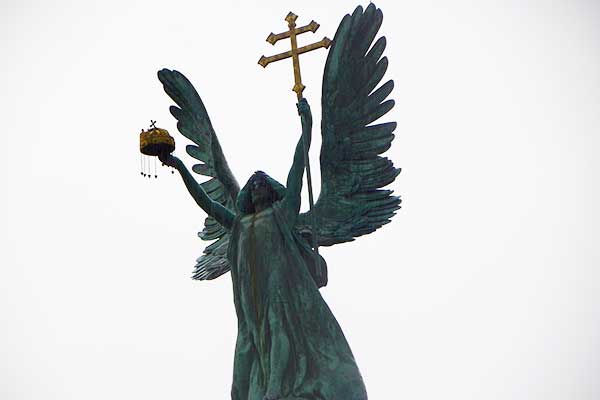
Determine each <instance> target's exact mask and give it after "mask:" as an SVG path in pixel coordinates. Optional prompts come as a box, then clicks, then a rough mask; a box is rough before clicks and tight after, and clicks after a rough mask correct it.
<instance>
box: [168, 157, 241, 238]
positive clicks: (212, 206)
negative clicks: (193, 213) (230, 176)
mask: <svg viewBox="0 0 600 400" xmlns="http://www.w3.org/2000/svg"><path fill="white" fill-rule="evenodd" d="M158 158H159V159H160V161H162V162H163V163H164V164H166V165H168V166H171V167H173V168H175V169H177V171H179V174H180V175H181V178H183V182H184V183H185V187H187V190H188V192H190V194H191V195H192V197H193V198H194V200H195V201H196V203H198V205H199V206H200V207H201V208H202V209H203V210H204V211H205V212H206V213H207V214H208V215H210V216H211V217H213V218H214V219H216V220H217V222H218V223H219V224H221V225H223V227H225V228H226V229H231V226H232V225H233V220H234V218H235V215H234V214H233V213H232V212H231V211H230V210H228V209H227V208H225V207H223V206H222V205H221V204H219V203H217V202H216V201H213V200H212V199H211V198H210V197H209V196H208V194H206V192H205V191H204V189H202V187H201V186H200V185H199V184H198V182H196V180H195V179H194V177H193V176H192V174H190V171H188V169H187V168H186V166H185V164H184V163H183V162H182V161H181V160H180V159H179V158H177V157H174V156H172V155H170V154H161V155H160V156H159V157H158Z"/></svg>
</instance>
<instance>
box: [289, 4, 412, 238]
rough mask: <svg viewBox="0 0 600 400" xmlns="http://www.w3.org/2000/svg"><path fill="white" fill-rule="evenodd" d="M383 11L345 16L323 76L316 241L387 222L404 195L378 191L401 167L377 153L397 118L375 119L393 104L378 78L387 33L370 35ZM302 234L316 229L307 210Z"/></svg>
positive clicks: (384, 62)
mask: <svg viewBox="0 0 600 400" xmlns="http://www.w3.org/2000/svg"><path fill="white" fill-rule="evenodd" d="M382 20H383V14H382V12H381V10H379V9H377V8H376V7H375V5H374V4H372V3H371V4H370V5H369V6H368V7H367V8H366V9H365V10H364V12H363V8H362V7H360V6H359V7H357V8H356V10H355V11H354V13H353V14H352V15H351V16H350V15H346V16H345V17H344V18H343V19H342V22H341V23H340V26H339V27H338V30H337V32H336V34H335V37H334V39H333V45H332V48H331V49H330V50H329V55H328V57H327V62H326V64H325V72H324V75H323V93H322V121H321V135H322V138H323V142H322V147H321V156H320V161H321V194H320V195H319V199H318V200H317V202H316V204H315V207H314V208H313V211H312V212H314V213H315V214H316V220H317V233H318V244H319V245H321V246H331V245H333V244H336V243H343V242H348V241H352V240H354V238H356V237H359V236H362V235H365V234H368V233H371V232H373V231H375V230H376V229H378V228H380V227H381V226H382V225H384V224H387V223H388V222H390V218H391V217H392V216H393V215H394V214H395V211H396V210H398V209H399V208H400V198H399V197H396V196H392V191H391V190H381V188H382V187H384V186H386V185H388V184H389V183H391V182H393V181H394V179H395V178H396V176H397V175H398V174H399V173H400V169H399V168H394V165H393V163H392V161H390V160H389V159H387V158H384V157H381V156H379V154H381V153H383V152H385V151H386V150H387V149H389V147H390V145H391V142H392V140H393V139H394V135H393V133H392V132H393V131H394V130H395V129H396V123H395V122H388V123H383V124H379V125H370V124H371V123H372V122H374V121H376V120H377V119H379V118H380V117H382V116H383V115H385V114H386V113H387V112H388V111H390V110H391V109H392V107H394V101H393V100H387V101H385V99H386V98H387V97H388V95H389V94H390V93H391V91H392V89H393V87H394V82H393V81H392V80H389V81H387V82H386V83H385V84H383V85H382V86H381V87H379V88H378V89H377V90H375V91H374V89H375V87H377V85H378V84H379V83H380V82H381V79H382V78H383V76H384V74H385V72H386V70H387V66H388V60H387V58H386V57H383V58H380V57H381V55H382V54H383V51H384V49H385V45H386V39H385V37H381V38H379V39H378V40H377V41H376V42H375V44H374V45H373V46H371V44H372V43H373V40H374V39H375V36H376V35H377V32H378V31H379V27H380V26H381V22H382ZM298 221H299V222H298V225H297V228H298V229H299V231H300V232H301V233H302V234H303V236H308V237H310V235H312V228H311V227H310V224H309V222H310V221H311V216H310V212H308V213H303V214H301V215H300V218H299V219H298Z"/></svg>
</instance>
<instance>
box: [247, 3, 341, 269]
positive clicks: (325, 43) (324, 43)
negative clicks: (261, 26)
mask: <svg viewBox="0 0 600 400" xmlns="http://www.w3.org/2000/svg"><path fill="white" fill-rule="evenodd" d="M297 18H298V16H297V15H296V14H294V13H293V12H290V13H289V14H288V15H287V17H285V20H286V21H287V23H288V27H289V28H290V29H289V30H288V31H287V32H283V33H278V34H277V35H276V34H274V33H271V34H270V35H269V36H268V37H267V42H269V43H271V44H272V45H274V44H275V43H277V42H278V41H279V40H281V39H287V38H290V41H291V42H292V50H290V51H286V52H285V53H280V54H276V55H274V56H271V57H265V56H262V57H261V58H260V60H258V63H259V64H260V65H262V66H263V67H266V66H267V65H269V64H270V63H272V62H275V61H279V60H284V59H286V58H290V57H292V62H293V64H294V87H293V89H292V90H293V91H294V92H296V95H297V96H298V101H300V100H301V99H302V92H303V91H304V88H305V87H306V86H304V85H303V84H302V76H301V75H300V58H299V56H300V54H303V53H307V52H309V51H312V50H316V49H320V48H321V47H324V48H326V49H327V48H329V45H330V44H331V40H330V39H328V38H327V37H324V38H323V40H321V41H320V42H317V43H313V44H309V45H308V46H304V47H300V48H298V41H297V40H296V36H297V35H300V34H302V33H305V32H308V31H311V32H313V33H314V32H316V31H317V29H319V24H317V23H316V22H315V21H311V22H310V24H308V25H306V26H303V27H300V28H296V19H297ZM302 139H303V140H302V142H303V145H304V166H305V167H306V183H308V203H309V206H310V210H311V211H312V210H313V208H314V204H315V203H314V199H313V190H312V179H311V176H310V163H309V162H308V145H307V141H306V137H304V136H302ZM311 215H312V221H311V225H312V232H313V234H312V247H313V249H314V251H315V266H317V271H320V268H319V267H318V266H319V262H320V257H319V246H318V244H317V243H318V240H317V231H318V230H317V219H316V215H315V213H314V212H311ZM317 273H320V272H317Z"/></svg>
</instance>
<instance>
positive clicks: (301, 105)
mask: <svg viewBox="0 0 600 400" xmlns="http://www.w3.org/2000/svg"><path fill="white" fill-rule="evenodd" d="M296 106H297V107H298V115H300V116H301V117H305V118H311V112H310V106H309V105H308V101H307V100H306V99H305V98H302V99H300V101H298V104H296Z"/></svg>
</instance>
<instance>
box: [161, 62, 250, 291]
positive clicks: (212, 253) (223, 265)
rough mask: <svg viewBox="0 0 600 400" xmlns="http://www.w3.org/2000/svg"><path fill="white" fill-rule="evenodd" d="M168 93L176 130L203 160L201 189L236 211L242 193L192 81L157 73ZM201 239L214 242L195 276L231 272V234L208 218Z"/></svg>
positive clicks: (167, 72)
mask: <svg viewBox="0 0 600 400" xmlns="http://www.w3.org/2000/svg"><path fill="white" fill-rule="evenodd" d="M158 79H159V80H160V81H161V82H162V84H163V87H164V89H165V92H166V93H167V94H168V95H169V96H170V97H171V99H173V101H175V103H176V104H177V106H171V107H170V108H169V111H170V112H171V114H172V115H173V116H174V117H175V118H176V119H177V129H178V130H179V132H181V134H182V135H183V136H185V137H186V138H188V139H190V140H191V141H192V142H194V145H187V146H186V151H187V153H188V154H189V155H190V156H192V157H193V158H195V159H196V160H198V161H200V162H199V163H198V164H195V165H194V166H193V167H192V170H193V171H194V172H196V173H197V174H200V175H203V176H208V177H210V179H209V180H208V181H205V182H202V183H201V184H200V186H201V187H202V189H204V191H205V192H206V193H207V194H208V196H209V197H210V198H211V199H212V200H213V201H216V202H219V203H220V204H222V205H224V206H225V207H227V208H229V209H230V210H232V211H234V212H235V198H236V197H237V194H238V192H239V190H240V188H239V185H238V183H237V181H236V180H235V177H234V176H233V174H232V173H231V170H230V169H229V167H228V165H227V161H226V160H225V156H224V154H223V151H222V149H221V146H220V144H219V141H218V139H217V136H216V134H215V131H214V129H213V127H212V123H211V122H210V118H209V116H208V113H207V111H206V107H205V106H204V103H203V102H202V99H201V98H200V96H199V95H198V93H197V92H196V89H194V86H193V85H192V84H191V82H190V81H189V80H188V79H187V78H186V77H185V76H184V75H183V74H182V73H180V72H178V71H174V70H173V71H171V70H168V69H162V70H161V71H159V72H158ZM198 236H199V237H200V238H201V239H202V240H215V239H216V241H215V242H213V243H211V244H210V245H208V246H207V247H206V249H205V250H204V253H203V254H202V256H200V257H199V258H198V259H197V260H196V266H195V268H194V273H193V275H192V277H193V278H194V279H199V280H205V279H214V278H217V277H218V276H221V275H222V274H224V273H225V272H227V271H229V264H228V262H227V247H228V245H229V233H228V232H227V230H226V229H225V228H224V227H222V226H221V225H220V224H219V223H218V222H217V221H216V220H215V219H214V218H212V217H210V216H209V217H207V218H206V219H205V221H204V228H203V229H202V231H201V232H199V233H198Z"/></svg>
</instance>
